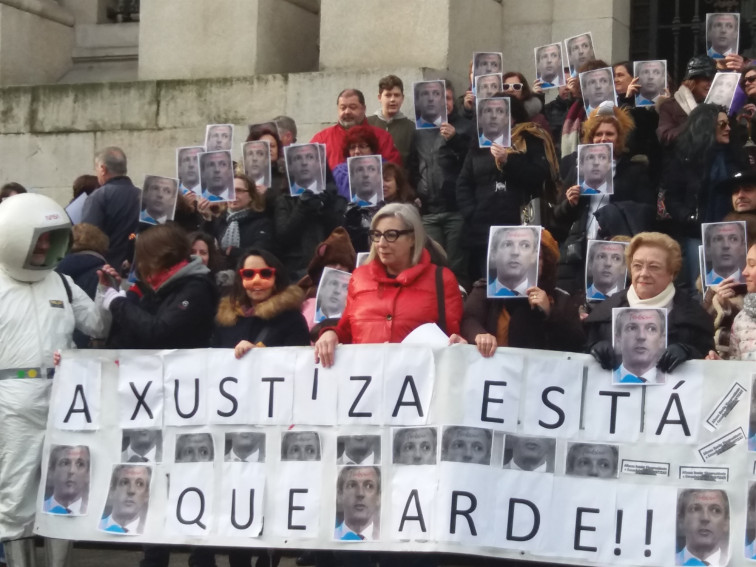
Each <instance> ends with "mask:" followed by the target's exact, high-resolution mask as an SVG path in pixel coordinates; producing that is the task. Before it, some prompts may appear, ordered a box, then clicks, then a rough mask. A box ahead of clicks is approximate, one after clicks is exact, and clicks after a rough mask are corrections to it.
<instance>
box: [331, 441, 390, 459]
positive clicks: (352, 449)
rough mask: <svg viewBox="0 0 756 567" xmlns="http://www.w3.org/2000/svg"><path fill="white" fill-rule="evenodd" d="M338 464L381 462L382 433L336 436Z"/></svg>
mask: <svg viewBox="0 0 756 567" xmlns="http://www.w3.org/2000/svg"><path fill="white" fill-rule="evenodd" d="M336 464H337V465H379V464H381V437H380V435H339V436H338V437H337V438H336Z"/></svg>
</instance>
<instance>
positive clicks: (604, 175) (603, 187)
mask: <svg viewBox="0 0 756 567" xmlns="http://www.w3.org/2000/svg"><path fill="white" fill-rule="evenodd" d="M578 154H579V155H580V158H579V160H580V179H579V181H580V193H581V194H584V195H600V194H606V193H609V192H610V191H609V181H610V179H611V177H610V176H611V174H612V146H611V145H610V144H595V145H594V144H590V145H585V146H581V147H579V148H578Z"/></svg>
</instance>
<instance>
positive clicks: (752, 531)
mask: <svg viewBox="0 0 756 567" xmlns="http://www.w3.org/2000/svg"><path fill="white" fill-rule="evenodd" d="M745 542H746V543H745V556H746V559H756V482H754V481H751V482H749V483H748V507H747V508H746V537H745Z"/></svg>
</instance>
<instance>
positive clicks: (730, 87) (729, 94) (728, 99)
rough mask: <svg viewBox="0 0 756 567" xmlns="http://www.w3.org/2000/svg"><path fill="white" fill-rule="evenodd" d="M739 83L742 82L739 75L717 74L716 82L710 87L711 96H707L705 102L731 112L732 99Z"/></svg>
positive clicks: (715, 76)
mask: <svg viewBox="0 0 756 567" xmlns="http://www.w3.org/2000/svg"><path fill="white" fill-rule="evenodd" d="M738 81H740V74H739V73H717V74H716V75H714V80H713V81H712V82H711V87H709V94H707V95H706V99H705V100H704V102H705V103H706V104H716V105H717V106H724V107H725V108H726V109H727V111H728V112H729V111H730V106H732V99H733V97H734V96H735V91H736V90H737V88H738Z"/></svg>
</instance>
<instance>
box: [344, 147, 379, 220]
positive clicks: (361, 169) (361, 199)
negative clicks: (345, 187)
mask: <svg viewBox="0 0 756 567" xmlns="http://www.w3.org/2000/svg"><path fill="white" fill-rule="evenodd" d="M347 167H348V169H349V196H350V200H351V201H352V203H356V204H357V205H358V206H360V207H374V206H376V205H377V204H378V203H379V202H381V201H383V166H382V164H381V156H379V155H371V156H354V157H350V158H347Z"/></svg>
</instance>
